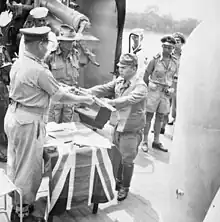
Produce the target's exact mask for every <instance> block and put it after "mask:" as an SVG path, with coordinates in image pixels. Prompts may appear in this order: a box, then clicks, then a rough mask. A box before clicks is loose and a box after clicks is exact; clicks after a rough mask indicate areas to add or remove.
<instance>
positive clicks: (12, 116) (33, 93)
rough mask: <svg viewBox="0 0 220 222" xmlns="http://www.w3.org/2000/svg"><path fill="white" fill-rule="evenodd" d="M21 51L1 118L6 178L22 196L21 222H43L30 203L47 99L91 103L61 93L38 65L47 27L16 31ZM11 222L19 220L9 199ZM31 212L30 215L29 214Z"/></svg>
mask: <svg viewBox="0 0 220 222" xmlns="http://www.w3.org/2000/svg"><path fill="white" fill-rule="evenodd" d="M20 31H21V33H22V34H23V35H24V43H25V48H26V50H25V52H24V56H23V57H22V58H19V59H17V60H16V61H15V63H14V64H13V66H12V69H11V72H10V79H11V82H10V91H9V97H10V99H11V103H10V105H9V108H8V110H7V113H6V116H5V132H6V134H7V137H8V162H7V165H8V175H9V177H10V178H11V179H12V181H13V182H14V183H15V185H16V186H17V187H19V188H20V189H21V190H22V194H23V203H24V205H23V212H22V213H23V217H24V218H23V221H24V222H29V221H31V222H35V221H37V222H41V221H44V220H43V219H42V216H43V215H41V213H40V211H39V210H38V208H37V207H31V206H33V204H34V201H35V198H36V193H37V191H38V188H39V186H40V183H41V180H42V161H43V144H44V139H45V123H46V122H47V115H48V107H49V102H50V99H53V100H55V101H60V102H62V103H68V104H74V103H80V102H85V103H88V104H91V103H93V99H92V97H91V96H77V95H74V94H70V93H68V92H67V91H66V90H64V89H63V88H62V87H61V86H60V85H59V83H58V82H57V81H56V79H55V78H54V77H53V75H52V73H51V72H50V71H49V69H48V66H47V65H46V64H45V63H43V62H42V60H43V58H44V56H45V54H46V53H47V50H48V49H47V46H48V33H49V32H50V28H49V27H33V28H25V29H21V30H20ZM13 205H14V207H13V210H12V215H11V221H12V222H17V221H20V220H19V217H18V214H17V213H18V211H17V207H16V206H17V205H19V200H18V198H17V197H16V196H14V197H13ZM31 211H32V213H31Z"/></svg>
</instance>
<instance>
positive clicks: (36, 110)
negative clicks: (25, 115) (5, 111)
mask: <svg viewBox="0 0 220 222" xmlns="http://www.w3.org/2000/svg"><path fill="white" fill-rule="evenodd" d="M9 101H10V105H15V106H16V109H17V108H19V109H21V110H24V111H26V112H30V113H34V114H37V115H45V114H46V109H45V108H40V107H31V106H25V105H22V104H21V103H19V102H16V101H14V100H13V99H11V98H10V99H9Z"/></svg>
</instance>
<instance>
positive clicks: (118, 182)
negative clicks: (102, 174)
mask: <svg viewBox="0 0 220 222" xmlns="http://www.w3.org/2000/svg"><path fill="white" fill-rule="evenodd" d="M115 181H116V185H115V190H116V191H119V190H120V188H121V186H122V164H121V163H120V164H119V167H118V173H117V178H116V180H115Z"/></svg>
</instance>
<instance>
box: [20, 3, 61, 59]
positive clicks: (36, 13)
mask: <svg viewBox="0 0 220 222" xmlns="http://www.w3.org/2000/svg"><path fill="white" fill-rule="evenodd" d="M47 14H48V9H47V8H45V7H36V8H33V9H32V10H31V11H30V17H31V18H28V19H27V21H26V23H25V24H24V28H31V27H41V26H46V24H47V22H46V17H47ZM49 39H50V41H49V44H48V54H49V53H50V52H51V51H55V50H56V48H57V45H58V43H57V38H56V35H55V33H53V32H52V31H50V32H49ZM24 50H25V47H24V37H23V36H21V40H20V44H19V54H18V55H19V57H21V56H23V54H24Z"/></svg>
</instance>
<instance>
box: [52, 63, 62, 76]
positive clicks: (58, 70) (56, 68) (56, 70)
mask: <svg viewBox="0 0 220 222" xmlns="http://www.w3.org/2000/svg"><path fill="white" fill-rule="evenodd" d="M51 71H52V73H53V76H54V78H55V79H61V78H63V77H65V66H64V64H59V63H53V64H51Z"/></svg>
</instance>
